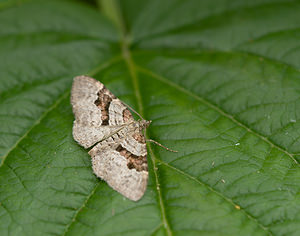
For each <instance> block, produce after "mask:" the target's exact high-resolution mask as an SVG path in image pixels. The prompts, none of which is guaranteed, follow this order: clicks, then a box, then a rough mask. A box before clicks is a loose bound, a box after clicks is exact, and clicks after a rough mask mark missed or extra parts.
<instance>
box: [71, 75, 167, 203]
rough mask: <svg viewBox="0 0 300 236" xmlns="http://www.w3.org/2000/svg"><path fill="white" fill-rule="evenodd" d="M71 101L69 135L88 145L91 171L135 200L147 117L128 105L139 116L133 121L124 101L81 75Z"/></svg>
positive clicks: (143, 174) (144, 170)
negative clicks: (71, 115) (71, 118)
mask: <svg viewBox="0 0 300 236" xmlns="http://www.w3.org/2000/svg"><path fill="white" fill-rule="evenodd" d="M71 104H72V109H73V113H74V116H75V120H74V123H73V131H72V132H73V138H74V140H75V141H77V143H78V144H80V145H81V146H83V147H84V148H86V149H88V148H90V150H89V152H88V153H89V154H90V156H91V157H92V167H93V171H94V173H95V174H96V175H97V176H98V177H100V178H101V179H103V180H105V181H106V182H107V183H108V185H110V186H111V187H112V188H113V189H114V190H116V191H118V192H119V193H121V194H122V195H123V196H125V197H127V198H129V199H131V200H133V201H137V200H139V199H140V198H141V197H142V196H143V195H144V193H145V191H146V188H147V181H148V164H147V147H146V138H145V135H144V130H145V129H146V128H147V127H148V126H149V125H150V123H151V121H147V120H145V119H143V118H142V117H141V116H140V115H139V114H138V113H137V112H135V111H134V110H133V109H132V108H130V109H132V111H133V112H135V113H136V114H137V115H138V116H139V117H140V118H141V119H139V120H137V121H136V120H135V119H134V118H133V116H132V114H131V112H130V110H129V109H128V108H129V106H128V105H125V103H123V102H122V101H121V100H120V99H118V98H117V97H116V96H114V95H113V94H112V93H111V92H110V91H109V90H108V89H107V88H106V87H105V86H104V85H103V84H102V83H101V82H99V81H97V80H95V79H93V78H90V77H88V76H84V75H82V76H77V77H75V78H74V80H73V85H72V91H71ZM147 141H151V142H155V143H156V144H158V145H160V146H162V145H161V144H159V143H157V142H156V141H154V140H147ZM162 147H164V146H162ZM164 148H166V147H164ZM166 149H167V150H170V151H172V150H171V149H168V148H166Z"/></svg>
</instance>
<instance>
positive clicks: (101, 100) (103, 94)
mask: <svg viewBox="0 0 300 236" xmlns="http://www.w3.org/2000/svg"><path fill="white" fill-rule="evenodd" d="M107 93H109V91H108V90H107V89H106V88H105V87H103V89H101V90H100V91H99V92H98V93H97V95H98V98H97V99H96V101H95V102H94V103H95V105H96V106H97V107H99V108H100V109H101V120H102V125H108V121H109V112H108V109H109V105H110V103H111V101H112V99H113V98H114V97H115V96H114V95H112V94H110V93H109V95H108V94H107Z"/></svg>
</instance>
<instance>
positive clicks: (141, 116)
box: [122, 101, 145, 120]
mask: <svg viewBox="0 0 300 236" xmlns="http://www.w3.org/2000/svg"><path fill="white" fill-rule="evenodd" d="M122 103H123V104H124V105H125V106H127V107H128V108H129V109H130V110H132V111H133V112H134V113H135V114H136V115H138V116H139V117H140V118H141V119H142V120H145V119H144V118H143V117H142V116H141V115H140V114H139V113H138V112H137V111H135V110H134V109H133V108H132V107H131V106H129V105H128V104H126V103H125V102H123V101H122Z"/></svg>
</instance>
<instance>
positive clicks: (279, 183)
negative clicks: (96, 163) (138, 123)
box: [0, 0, 300, 235]
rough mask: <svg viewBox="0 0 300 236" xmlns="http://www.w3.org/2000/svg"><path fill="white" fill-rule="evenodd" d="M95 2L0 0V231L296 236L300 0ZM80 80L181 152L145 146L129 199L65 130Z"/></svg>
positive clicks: (299, 216) (299, 223)
mask: <svg viewBox="0 0 300 236" xmlns="http://www.w3.org/2000/svg"><path fill="white" fill-rule="evenodd" d="M114 3H115V4H114ZM106 4H107V3H106ZM101 9H102V10H99V9H97V8H96V7H93V5H86V4H85V3H82V2H80V1H71V0H64V1H62V0H53V1H52V0H51V1H42V0H40V1H38V0H36V1H34V0H33V1H23V2H20V1H10V0H0V122H1V125H0V156H1V158H2V163H1V167H0V234H1V235H50V234H52V235H53V234H55V235H298V234H299V231H300V194H299V190H300V169H299V161H300V156H299V155H300V145H299V144H300V132H299V130H300V122H299V119H300V112H299V111H300V103H299V102H300V100H299V96H300V64H299V58H300V50H299V46H300V45H299V42H300V41H299V39H300V37H299V36H300V30H299V22H300V15H299V11H300V3H299V1H279V0H278V1H275V0H272V1H271V0H260V1H239V0H236V1H230V2H228V1H225V0H214V1H198V0H189V1H179V0H164V1H159V0H151V1H138V0H134V1H133V0H125V1H120V2H112V4H111V5H109V7H107V5H104V7H103V8H101ZM108 10H110V11H111V12H108ZM106 16H108V17H106ZM109 17H111V18H109ZM114 23H116V26H115V25H114ZM80 74H88V75H90V76H93V77H95V78H97V79H98V80H100V81H101V82H103V83H104V84H105V85H107V87H108V88H109V89H110V90H111V91H113V92H114V94H116V95H117V96H118V97H119V98H120V99H122V100H124V101H125V102H126V103H128V104H130V105H131V106H133V107H134V108H135V109H136V110H138V111H139V112H140V113H141V114H142V115H143V116H144V117H145V118H146V119H149V120H150V119H151V120H152V121H153V123H152V125H151V126H150V128H149V129H148V136H149V137H151V138H152V139H155V140H157V141H159V142H161V143H163V144H164V145H166V146H168V147H171V148H172V149H176V150H178V151H179V152H178V153H175V154H174V153H170V152H167V151H166V150H164V149H161V148H159V147H157V146H153V145H149V146H148V151H149V155H148V162H149V169H150V180H149V184H148V189H147V192H146V194H145V196H144V197H143V198H142V200H140V201H139V202H131V201H130V200H127V199H124V198H123V197H122V196H121V195H120V194H118V193H117V192H115V191H113V190H112V189H111V188H109V187H108V186H107V184H106V183H105V182H103V181H101V180H99V179H97V178H96V177H95V176H94V175H93V173H92V169H91V163H90V157H89V155H88V154H87V151H86V150H84V149H83V148H81V147H80V146H79V145H77V144H76V143H75V142H74V140H73V138H72V134H71V130H72V122H73V119H74V118H73V115H72V111H71V107H70V102H69V96H70V86H71V83H72V77H73V76H75V75H80Z"/></svg>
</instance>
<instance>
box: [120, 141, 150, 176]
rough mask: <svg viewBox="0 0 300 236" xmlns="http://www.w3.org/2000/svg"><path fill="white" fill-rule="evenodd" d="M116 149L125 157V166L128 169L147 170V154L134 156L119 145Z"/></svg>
mask: <svg viewBox="0 0 300 236" xmlns="http://www.w3.org/2000/svg"><path fill="white" fill-rule="evenodd" d="M116 150H117V151H118V152H119V153H120V154H121V155H122V156H124V157H125V158H126V159H127V166H128V168H129V169H136V170H137V171H142V170H144V171H148V164H147V155H145V156H136V155H134V154H132V153H131V152H129V151H128V150H127V149H126V148H123V147H122V146H121V145H119V146H118V147H117V149H116Z"/></svg>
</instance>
